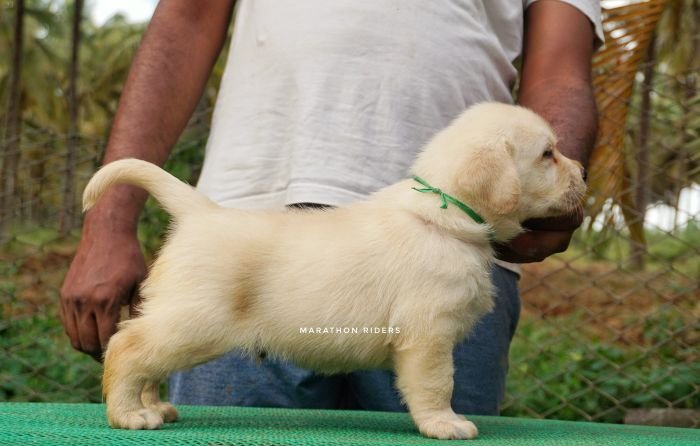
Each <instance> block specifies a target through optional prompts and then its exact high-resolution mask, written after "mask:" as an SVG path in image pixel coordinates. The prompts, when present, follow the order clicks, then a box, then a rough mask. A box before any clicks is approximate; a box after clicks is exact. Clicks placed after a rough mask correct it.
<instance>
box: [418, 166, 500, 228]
mask: <svg viewBox="0 0 700 446" xmlns="http://www.w3.org/2000/svg"><path fill="white" fill-rule="evenodd" d="M413 179H414V180H416V181H417V182H419V183H420V184H421V185H423V186H424V187H423V188H421V189H419V188H417V187H414V188H412V189H413V190H415V191H417V192H423V193H428V192H430V193H433V194H438V195H440V199H441V200H442V205H441V206H440V208H441V209H447V203H448V202H450V203H452V204H454V205H455V206H457V207H458V208H459V209H460V210H461V211H462V212H464V213H465V214H467V215H468V216H470V217H471V218H472V220H474V221H475V222H477V223H479V224H484V223H486V221H485V220H484V219H483V218H481V215H479V214H477V213H476V212H474V209H472V208H470V207H469V206H467V205H466V204H464V203H462V202H461V201H459V200H458V199H456V198H455V197H452V196H450V195H447V194H446V193H445V192H443V191H442V190H441V189H438V188H437V187H433V186H431V185H430V184H428V182H427V181H425V180H424V179H423V178H421V177H419V176H414V177H413Z"/></svg>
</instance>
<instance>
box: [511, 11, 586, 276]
mask: <svg viewBox="0 0 700 446" xmlns="http://www.w3.org/2000/svg"><path fill="white" fill-rule="evenodd" d="M593 43H594V32H593V26H592V24H591V22H590V21H589V19H588V18H587V17H586V16H585V15H584V14H583V13H582V12H580V11H579V10H578V9H576V8H575V7H573V6H571V5H569V4H567V3H564V2H560V1H557V0H540V1H538V2H535V3H533V4H532V5H531V6H530V7H529V8H528V9H527V11H526V14H525V44H524V47H523V67H522V75H521V80H520V91H519V96H518V103H519V104H520V105H523V106H525V107H527V108H529V109H531V110H533V111H535V112H537V113H538V114H540V115H541V116H542V117H544V118H545V119H546V120H547V121H549V123H550V124H551V125H552V128H553V129H554V131H555V132H556V134H557V136H558V137H559V150H561V152H562V153H563V154H564V155H566V156H568V157H569V158H573V159H575V160H578V161H580V162H581V163H582V164H583V165H584V166H587V165H588V160H589V157H590V153H591V151H592V150H593V146H594V143H595V137H596V132H597V110H596V104H595V98H594V96H593V87H592V84H591V56H592V54H593ZM581 220H582V216H581V215H571V216H568V217H564V218H556V219H543V220H532V221H528V222H526V223H525V224H524V226H525V227H526V228H528V229H529V231H528V232H526V233H524V234H521V235H520V236H518V237H516V238H515V239H514V240H512V241H511V242H510V243H509V244H508V245H506V246H501V247H499V248H498V251H499V258H500V259H502V260H506V261H511V262H518V263H526V262H538V261H541V260H543V259H545V258H546V257H548V256H549V255H551V254H554V253H557V252H562V251H564V250H566V248H567V247H568V246H569V242H570V240H571V236H572V234H573V232H574V230H575V229H576V228H577V227H578V226H579V225H580V224H581Z"/></svg>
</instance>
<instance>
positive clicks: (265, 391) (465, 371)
mask: <svg viewBox="0 0 700 446" xmlns="http://www.w3.org/2000/svg"><path fill="white" fill-rule="evenodd" d="M491 276H492V280H493V282H494V284H495V285H496V290H497V294H496V297H495V299H496V305H495V309H494V311H492V312H491V313H489V314H488V315H486V316H484V318H482V319H481V321H479V323H478V324H477V326H476V327H475V328H474V330H473V332H472V333H471V335H470V336H469V338H468V339H467V340H466V341H463V342H462V343H460V344H458V345H457V346H456V347H455V350H454V363H455V375H454V381H455V385H454V393H453V396H452V407H453V408H454V410H455V411H456V412H457V413H463V414H480V415H498V413H499V404H500V402H501V400H502V398H503V394H504V392H505V381H506V373H507V371H508V348H509V346H510V341H511V339H512V337H513V334H514V333H515V327H516V325H517V323H518V317H519V315H520V297H519V294H518V286H517V280H518V276H517V274H515V273H513V272H511V271H508V270H506V269H503V268H501V267H499V266H494V268H493V270H492V272H491ZM169 390H170V400H171V401H172V402H173V403H175V404H195V405H221V406H224V405H225V406H257V407H287V408H316V409H358V410H379V411H393V412H405V411H406V406H405V405H403V404H402V403H401V397H400V396H399V394H398V392H397V391H396V389H395V387H394V374H393V372H391V371H388V370H367V371H358V372H353V373H348V374H344V375H333V376H323V375H317V374H316V373H314V372H312V371H309V370H306V369H301V368H299V367H296V366H294V365H292V364H289V363H286V362H281V361H276V360H271V359H265V360H263V361H262V363H261V364H260V365H258V364H257V363H256V362H255V361H254V360H251V359H249V358H247V357H245V356H242V355H240V354H238V353H236V352H233V353H229V354H227V355H225V356H223V357H221V358H219V359H217V360H214V361H212V362H209V363H206V364H202V365H200V366H197V367H195V368H193V369H191V370H188V371H183V372H178V373H175V374H173V375H172V376H171V377H170V386H169Z"/></svg>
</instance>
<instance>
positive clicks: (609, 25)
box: [588, 0, 666, 243]
mask: <svg viewBox="0 0 700 446" xmlns="http://www.w3.org/2000/svg"><path fill="white" fill-rule="evenodd" d="M665 5H666V0H648V1H640V2H637V3H632V4H627V5H624V6H620V7H615V8H604V9H603V14H604V21H603V28H604V32H605V46H604V47H603V48H602V49H601V50H600V51H598V52H597V53H596V54H595V56H594V58H593V73H594V79H593V86H594V89H595V96H596V101H597V103H598V110H599V116H600V123H599V129H598V139H597V143H596V148H595V150H594V152H593V155H592V157H591V161H590V175H589V186H590V187H589V200H588V214H589V215H590V216H591V217H592V219H591V221H593V220H595V219H596V217H597V216H598V215H600V214H601V213H607V212H611V210H612V209H613V208H612V207H610V206H604V205H605V202H606V201H607V200H608V199H611V200H612V202H613V204H615V205H618V206H619V207H620V208H621V209H623V215H625V220H626V223H627V227H628V229H629V231H630V237H631V238H632V240H633V241H635V242H639V243H643V242H644V231H643V224H644V222H643V221H640V219H639V218H632V217H631V216H630V215H628V214H629V213H628V212H625V210H629V209H634V202H633V200H634V195H633V194H631V193H630V191H629V184H626V183H627V179H628V178H629V175H628V173H627V171H626V163H625V155H624V144H623V142H624V141H623V140H624V133H625V122H626V118H627V113H628V110H629V103H630V97H631V96H632V90H633V86H634V79H635V75H636V73H637V71H638V69H639V65H640V62H641V61H642V58H643V56H644V53H645V51H646V48H647V45H648V44H649V42H650V41H651V38H652V35H653V32H654V28H655V27H656V24H657V22H658V20H659V18H660V16H661V13H662V12H663V10H664V7H665ZM603 220H604V221H611V220H612V218H611V216H610V215H605V216H604V218H603Z"/></svg>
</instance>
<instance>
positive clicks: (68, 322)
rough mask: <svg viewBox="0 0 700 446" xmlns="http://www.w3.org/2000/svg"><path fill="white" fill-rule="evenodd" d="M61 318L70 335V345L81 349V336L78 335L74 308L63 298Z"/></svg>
mask: <svg viewBox="0 0 700 446" xmlns="http://www.w3.org/2000/svg"><path fill="white" fill-rule="evenodd" d="M61 320H62V321H63V328H64V329H65V331H66V334H67V335H68V339H70V345H71V346H72V347H73V348H74V349H76V350H80V337H79V336H78V327H77V324H76V323H75V317H74V314H73V309H72V308H71V307H70V306H69V305H68V302H67V301H66V300H64V299H61Z"/></svg>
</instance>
